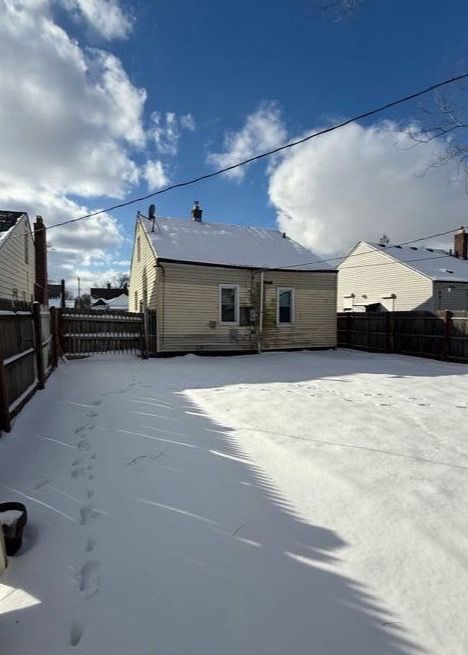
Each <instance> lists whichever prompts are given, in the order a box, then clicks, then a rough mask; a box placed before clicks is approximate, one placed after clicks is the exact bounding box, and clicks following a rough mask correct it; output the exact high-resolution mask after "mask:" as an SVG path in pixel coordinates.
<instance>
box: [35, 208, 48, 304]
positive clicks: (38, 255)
mask: <svg viewBox="0 0 468 655" xmlns="http://www.w3.org/2000/svg"><path fill="white" fill-rule="evenodd" d="M46 235H47V232H46V227H45V225H44V221H43V220H42V216H36V222H35V223H34V259H35V269H36V270H35V273H36V280H35V283H34V300H36V301H37V302H40V303H41V305H47V301H48V297H47V236H46Z"/></svg>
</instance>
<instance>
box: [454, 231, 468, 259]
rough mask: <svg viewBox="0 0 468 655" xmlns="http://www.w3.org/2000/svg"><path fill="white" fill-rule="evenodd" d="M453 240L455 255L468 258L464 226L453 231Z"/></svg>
mask: <svg viewBox="0 0 468 655" xmlns="http://www.w3.org/2000/svg"><path fill="white" fill-rule="evenodd" d="M453 241H454V243H453V245H454V255H455V257H460V258H461V259H468V232H465V228H463V227H462V228H461V229H460V230H458V232H455V235H454V238H453Z"/></svg>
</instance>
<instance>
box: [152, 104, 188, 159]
mask: <svg viewBox="0 0 468 655" xmlns="http://www.w3.org/2000/svg"><path fill="white" fill-rule="evenodd" d="M182 130H186V131H189V132H193V131H194V130H195V120H194V118H193V116H192V114H182V115H181V116H177V114H175V113H174V112H173V111H168V112H166V113H165V114H163V113H161V112H158V111H155V112H153V113H152V114H151V127H150V128H149V130H148V136H149V137H150V138H151V139H152V140H153V141H154V143H155V145H156V148H157V149H158V151H159V152H160V153H162V154H165V155H172V156H174V155H176V154H177V151H178V147H179V140H180V137H181V136H182Z"/></svg>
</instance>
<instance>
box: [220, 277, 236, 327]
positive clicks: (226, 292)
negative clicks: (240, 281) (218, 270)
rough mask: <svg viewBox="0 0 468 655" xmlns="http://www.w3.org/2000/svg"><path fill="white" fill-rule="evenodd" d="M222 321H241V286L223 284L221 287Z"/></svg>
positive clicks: (231, 322)
mask: <svg viewBox="0 0 468 655" xmlns="http://www.w3.org/2000/svg"><path fill="white" fill-rule="evenodd" d="M219 314H220V317H219V318H220V323H227V324H237V323H239V287H238V286H237V285H234V286H233V285H228V284H221V285H220V287H219Z"/></svg>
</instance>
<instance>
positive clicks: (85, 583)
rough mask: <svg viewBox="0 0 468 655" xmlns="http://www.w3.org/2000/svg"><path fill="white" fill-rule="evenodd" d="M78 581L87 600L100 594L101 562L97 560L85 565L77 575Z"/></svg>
mask: <svg viewBox="0 0 468 655" xmlns="http://www.w3.org/2000/svg"><path fill="white" fill-rule="evenodd" d="M76 580H77V583H78V588H79V590H80V592H81V593H82V594H83V595H84V596H86V598H91V596H94V595H95V594H96V593H97V592H98V590H99V585H100V576H99V562H98V561H97V560H89V562H86V563H85V564H83V566H82V567H81V568H80V570H79V571H78V573H77V575H76Z"/></svg>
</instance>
